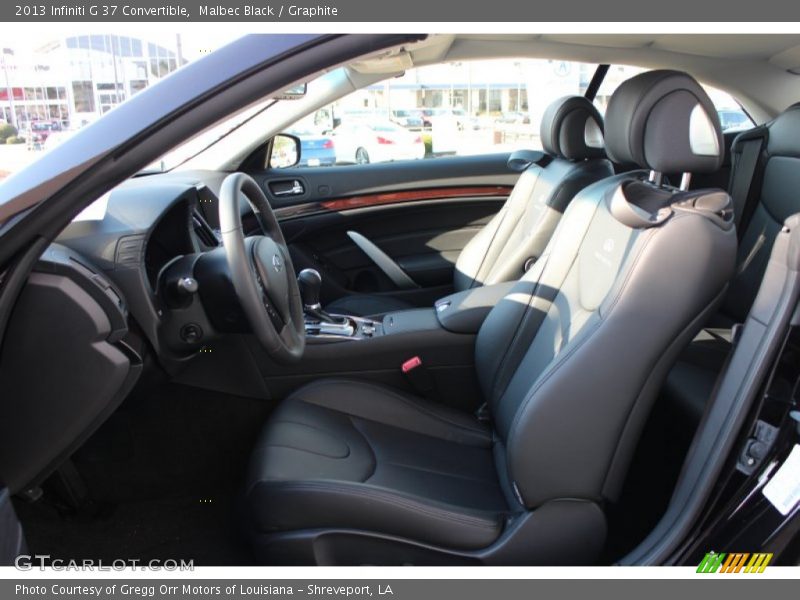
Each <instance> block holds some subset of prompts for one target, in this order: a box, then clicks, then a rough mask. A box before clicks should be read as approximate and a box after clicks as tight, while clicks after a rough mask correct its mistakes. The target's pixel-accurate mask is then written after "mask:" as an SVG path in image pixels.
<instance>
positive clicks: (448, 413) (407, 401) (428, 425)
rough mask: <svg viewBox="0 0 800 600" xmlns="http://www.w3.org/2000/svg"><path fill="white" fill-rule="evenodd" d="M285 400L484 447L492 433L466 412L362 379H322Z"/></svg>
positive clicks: (488, 445)
mask: <svg viewBox="0 0 800 600" xmlns="http://www.w3.org/2000/svg"><path fill="white" fill-rule="evenodd" d="M286 401H287V402H295V401H300V402H308V403H310V404H316V405H317V406H322V407H325V408H330V409H333V410H336V411H339V412H343V413H345V414H348V415H350V416H353V417H359V418H361V419H366V420H368V421H375V422H377V423H382V424H384V425H390V426H392V427H396V428H399V429H406V430H408V431H413V432H415V433H421V434H423V435H429V436H432V437H436V438H440V439H443V440H447V441H451V442H455V443H459V444H466V445H470V446H479V447H483V448H488V447H490V446H491V445H492V433H491V430H490V429H489V428H488V427H485V426H483V425H482V424H481V423H480V422H479V421H478V420H477V419H475V418H474V417H473V416H472V415H470V414H468V413H464V412H461V411H459V410H456V409H452V408H450V407H447V406H444V405H441V404H436V403H434V402H430V401H427V400H424V399H422V398H416V397H414V396H411V395H410V394H406V393H404V392H402V391H400V390H395V389H392V388H388V387H385V386H381V385H376V384H373V383H369V382H366V381H355V380H349V379H322V380H319V381H316V382H314V383H312V384H309V385H306V386H304V387H302V388H300V389H299V390H298V391H297V392H295V393H294V394H292V395H291V396H290V397H289V398H288V399H287V400H286Z"/></svg>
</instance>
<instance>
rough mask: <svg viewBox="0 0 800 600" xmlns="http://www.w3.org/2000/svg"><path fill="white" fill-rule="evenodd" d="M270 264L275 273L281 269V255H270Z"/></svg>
mask: <svg viewBox="0 0 800 600" xmlns="http://www.w3.org/2000/svg"><path fill="white" fill-rule="evenodd" d="M272 266H273V267H274V268H275V271H276V272H277V273H280V272H281V269H283V262H282V261H281V257H280V256H278V255H277V254H273V255H272Z"/></svg>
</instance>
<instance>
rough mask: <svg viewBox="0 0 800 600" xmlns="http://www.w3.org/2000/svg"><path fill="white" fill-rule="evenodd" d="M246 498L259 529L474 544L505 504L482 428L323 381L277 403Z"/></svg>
mask: <svg viewBox="0 0 800 600" xmlns="http://www.w3.org/2000/svg"><path fill="white" fill-rule="evenodd" d="M247 493H248V504H249V505H250V506H251V507H253V508H252V510H253V511H254V515H253V517H254V521H255V523H256V526H257V528H258V529H259V530H260V531H261V532H262V533H269V532H275V531H287V530H297V529H314V528H320V527H328V528H342V529H356V530H367V531H372V532H380V533H384V534H389V535H396V536H402V537H408V538H412V539H415V540H420V541H424V542H428V543H432V544H439V545H443V546H446V547H451V548H481V547H485V546H487V545H489V544H491V543H492V542H493V541H494V540H495V539H496V538H497V537H498V536H499V535H500V532H501V530H502V526H503V520H504V516H505V514H506V513H507V511H508V508H507V504H506V501H505V499H504V496H503V493H502V491H501V489H500V486H499V483H498V478H497V475H496V473H495V467H494V461H493V458H492V437H491V433H490V431H489V430H488V429H487V428H484V427H483V426H482V425H481V424H480V423H479V422H478V421H477V420H475V419H474V418H472V417H471V415H467V414H465V413H461V412H457V411H454V410H452V409H448V408H446V407H443V406H440V405H436V404H432V403H429V402H427V401H425V400H422V399H419V398H415V397H413V396H410V395H408V394H404V393H402V392H400V391H397V390H394V389H392V388H389V387H385V386H381V385H378V384H373V383H368V382H359V381H350V380H322V381H319V382H315V383H313V384H310V385H307V386H305V387H303V388H301V389H300V390H298V391H297V392H296V393H295V394H294V395H293V396H291V397H290V398H289V399H287V400H286V401H285V402H283V403H281V405H280V407H279V408H278V409H277V410H276V412H275V414H274V416H273V417H272V418H271V419H270V420H269V423H268V424H267V427H266V428H265V430H264V432H263V434H262V436H261V438H260V440H259V442H258V445H257V447H256V449H255V452H254V459H253V462H252V463H251V466H250V472H249V474H248V492H247Z"/></svg>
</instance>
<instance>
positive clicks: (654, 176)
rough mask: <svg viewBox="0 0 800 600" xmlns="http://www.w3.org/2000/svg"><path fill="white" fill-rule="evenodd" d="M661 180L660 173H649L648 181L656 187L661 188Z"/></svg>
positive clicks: (662, 176) (662, 177)
mask: <svg viewBox="0 0 800 600" xmlns="http://www.w3.org/2000/svg"><path fill="white" fill-rule="evenodd" d="M663 179H664V175H663V174H662V173H659V172H658V171H650V177H648V181H649V182H650V183H652V184H653V185H655V186H656V187H661V182H662V181H663Z"/></svg>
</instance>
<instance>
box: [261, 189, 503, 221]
mask: <svg viewBox="0 0 800 600" xmlns="http://www.w3.org/2000/svg"><path fill="white" fill-rule="evenodd" d="M512 189H513V188H512V186H509V185H474V186H464V187H441V188H424V189H418V190H404V191H399V192H384V193H379V194H364V195H360V196H350V197H347V198H336V199H335V200H324V201H320V202H306V203H303V204H295V205H294V206H284V207H280V208H277V209H275V216H276V217H277V218H279V219H291V218H295V217H305V216H308V215H312V214H316V213H325V212H342V211H347V210H355V209H358V208H370V207H373V206H383V205H388V204H402V203H405V202H421V201H425V200H447V199H452V198H497V197H500V198H502V197H508V196H509V195H510V194H511V190H512Z"/></svg>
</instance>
